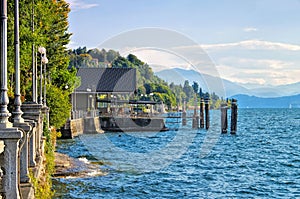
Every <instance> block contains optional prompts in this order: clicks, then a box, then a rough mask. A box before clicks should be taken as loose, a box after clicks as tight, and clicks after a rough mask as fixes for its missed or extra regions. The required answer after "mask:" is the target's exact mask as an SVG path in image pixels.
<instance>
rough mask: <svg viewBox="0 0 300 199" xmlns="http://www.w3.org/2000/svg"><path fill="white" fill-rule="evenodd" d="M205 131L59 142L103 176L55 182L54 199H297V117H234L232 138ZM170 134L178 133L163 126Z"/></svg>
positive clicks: (275, 113) (264, 112)
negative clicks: (234, 125) (96, 164)
mask: <svg viewBox="0 0 300 199" xmlns="http://www.w3.org/2000/svg"><path fill="white" fill-rule="evenodd" d="M219 114H220V112H219V111H212V114H211V117H212V118H211V119H212V123H211V129H210V130H209V131H205V130H192V129H190V125H191V124H190V123H189V124H188V126H186V127H184V128H182V127H179V129H178V131H168V132H159V133H158V132H156V133H153V132H152V133H145V132H143V133H141V132H135V133H124V134H119V133H105V134H101V135H99V134H98V135H83V136H81V137H79V138H76V139H74V140H62V141H58V146H57V151H58V152H62V153H65V154H68V155H70V156H71V157H74V158H83V157H85V158H87V159H88V160H89V161H90V162H96V163H99V162H100V163H101V165H99V167H100V168H101V169H102V170H103V171H105V172H106V173H107V174H106V175H105V176H94V177H93V176H88V177H84V178H70V179H60V178H56V179H54V189H55V190H56V194H55V197H54V198H300V109H240V110H239V116H238V132H237V134H236V135H230V134H224V135H221V134H220V133H219V132H220V125H219V123H220V122H219V119H220V118H219ZM169 125H170V126H171V127H173V126H174V125H178V124H176V123H169Z"/></svg>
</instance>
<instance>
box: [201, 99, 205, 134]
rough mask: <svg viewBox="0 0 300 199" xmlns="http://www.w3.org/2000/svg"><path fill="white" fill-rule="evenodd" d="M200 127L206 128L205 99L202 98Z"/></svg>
mask: <svg viewBox="0 0 300 199" xmlns="http://www.w3.org/2000/svg"><path fill="white" fill-rule="evenodd" d="M200 128H201V129H203V128H204V99H203V98H201V100H200Z"/></svg>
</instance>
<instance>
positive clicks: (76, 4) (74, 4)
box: [67, 0, 99, 11]
mask: <svg viewBox="0 0 300 199" xmlns="http://www.w3.org/2000/svg"><path fill="white" fill-rule="evenodd" d="M67 2H68V3H69V4H70V7H71V10H72V11H76V10H82V9H89V8H94V7H97V6H99V4H96V3H86V2H84V1H81V0H67Z"/></svg>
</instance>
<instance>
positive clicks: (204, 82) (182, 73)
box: [155, 68, 252, 97]
mask: <svg viewBox="0 0 300 199" xmlns="http://www.w3.org/2000/svg"><path fill="white" fill-rule="evenodd" d="M155 74H156V75H157V76H158V77H160V78H161V79H163V80H165V81H166V82H168V83H172V82H174V83H175V84H181V85H183V84H184V81H185V80H188V81H189V83H190V84H192V83H193V82H194V81H195V82H197V83H199V84H200V86H201V87H202V89H203V91H210V92H215V93H216V94H217V95H219V96H223V97H226V96H232V95H236V94H252V92H251V91H250V90H248V89H246V88H245V87H243V86H240V85H238V84H236V83H233V82H230V81H228V80H224V79H221V78H219V77H214V76H211V75H207V74H200V73H198V72H196V71H194V70H185V69H181V68H173V69H167V70H162V71H159V72H156V73H155ZM224 91H225V96H224Z"/></svg>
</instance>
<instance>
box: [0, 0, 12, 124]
mask: <svg viewBox="0 0 300 199" xmlns="http://www.w3.org/2000/svg"><path fill="white" fill-rule="evenodd" d="M0 15H1V24H0V40H1V42H0V44H1V55H0V60H1V61H0V67H1V95H0V96H1V97H0V127H1V128H7V127H10V126H12V124H11V123H10V122H9V121H8V118H9V117H10V115H11V114H10V113H9V111H8V110H7V105H8V103H9V99H8V94H7V90H8V89H7V2H6V1H1V6H0Z"/></svg>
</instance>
